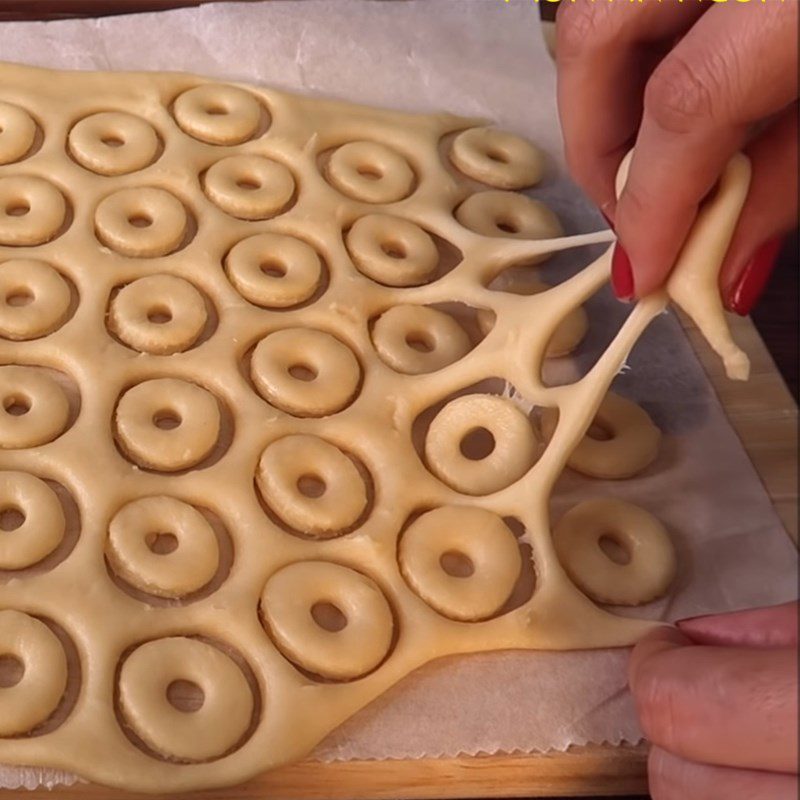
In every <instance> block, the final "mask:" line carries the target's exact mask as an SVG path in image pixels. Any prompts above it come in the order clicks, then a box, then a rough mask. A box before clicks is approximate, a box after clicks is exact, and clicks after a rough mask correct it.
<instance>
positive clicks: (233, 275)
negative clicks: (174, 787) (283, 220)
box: [225, 233, 328, 309]
mask: <svg viewBox="0 0 800 800" xmlns="http://www.w3.org/2000/svg"><path fill="white" fill-rule="evenodd" d="M225 272H226V273H227V275H228V280H230V282H231V283H232V284H233V287H234V289H236V291H237V292H239V294H241V295H242V297H244V299H245V300H248V301H249V302H251V303H253V305H256V306H260V307H261V308H269V309H289V308H295V307H299V306H302V305H304V304H308V303H311V302H314V301H315V300H317V299H318V298H319V296H320V295H321V294H322V293H323V292H324V291H325V288H326V286H327V281H328V277H327V270H326V268H325V265H324V263H323V261H322V259H321V258H320V256H319V254H318V253H317V251H316V250H314V248H313V247H312V246H311V245H310V244H308V243H306V242H304V241H303V240H302V239H297V238H295V237H294V236H286V235H285V234H282V233H259V234H256V235H255V236H250V237H248V238H247V239H243V240H242V241H240V242H238V243H237V244H235V245H234V246H233V247H232V248H231V250H230V252H229V253H228V255H227V256H226V257H225Z"/></svg>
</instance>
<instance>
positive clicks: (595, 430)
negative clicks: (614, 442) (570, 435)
mask: <svg viewBox="0 0 800 800" xmlns="http://www.w3.org/2000/svg"><path fill="white" fill-rule="evenodd" d="M586 435H587V436H588V437H589V438H590V439H594V440H595V441H596V442H608V441H610V440H611V439H613V438H614V434H613V432H612V431H610V430H609V429H608V428H606V427H605V426H604V425H601V424H600V423H599V422H593V423H592V424H591V425H590V426H589V430H588V431H586Z"/></svg>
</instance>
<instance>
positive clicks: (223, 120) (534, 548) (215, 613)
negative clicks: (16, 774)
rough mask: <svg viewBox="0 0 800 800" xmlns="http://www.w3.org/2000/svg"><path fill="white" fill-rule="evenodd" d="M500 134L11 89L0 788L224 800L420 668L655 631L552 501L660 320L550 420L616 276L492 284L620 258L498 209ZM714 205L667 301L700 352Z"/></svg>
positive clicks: (505, 139) (537, 167)
mask: <svg viewBox="0 0 800 800" xmlns="http://www.w3.org/2000/svg"><path fill="white" fill-rule="evenodd" d="M101 111H103V113H102V114H101V113H100V112H101ZM112 112H113V113H112ZM486 124H487V123H486V121H483V120H475V119H465V118H461V117H456V116H451V115H448V114H426V115H422V114H408V113H399V112H394V111H386V110H380V109H373V108H367V107H363V106H358V105H351V104H347V103H342V102H334V101H328V100H323V99H318V98H307V97H302V96H294V95H289V94H286V93H283V92H280V91H275V90H272V89H267V88H263V87H256V86H247V85H226V84H221V83H218V82H215V81H213V80H209V79H206V78H202V77H198V76H193V75H183V74H155V73H154V74H147V73H140V74H104V73H77V72H76V73H67V72H51V71H46V70H38V69H34V68H29V67H20V66H15V65H10V64H0V128H2V133H1V134H0V289H2V290H3V291H4V292H5V294H0V501H2V504H3V506H2V508H0V523H2V525H3V527H4V528H5V529H4V530H3V531H2V532H0V538H2V540H3V545H4V547H3V549H2V550H0V560H2V564H0V655H3V654H7V655H10V656H13V657H14V658H16V659H18V660H20V661H22V662H23V665H24V668H25V672H24V677H23V679H22V680H21V681H20V682H19V683H18V684H17V685H16V687H13V688H11V689H6V688H3V689H0V763H2V764H14V765H27V766H34V767H35V766H46V767H54V768H60V769H63V770H67V771H69V772H73V773H77V774H78V775H80V776H82V777H84V778H86V779H88V780H91V781H94V782H97V783H102V784H107V785H113V786H119V787H123V788H125V789H127V790H130V791H141V792H151V793H167V794H169V795H170V796H173V795H175V796H178V794H179V793H180V792H183V791H188V790H194V789H203V788H212V787H217V786H230V785H233V784H235V783H239V782H241V781H244V780H247V779H248V778H250V777H252V776H254V775H256V774H258V773H260V772H262V771H264V770H268V769H272V768H275V767H278V766H281V765H283V764H286V763H289V762H292V761H295V760H298V759H301V758H303V757H304V756H305V755H306V754H308V753H309V752H310V751H311V750H312V749H313V747H314V746H315V745H316V744H317V743H318V742H319V741H321V740H322V739H323V738H324V737H325V736H326V735H327V734H328V733H330V731H331V730H333V729H334V728H336V727H337V726H338V725H340V724H341V723H343V722H344V721H345V720H346V719H348V718H349V717H350V716H352V715H353V714H354V713H355V712H356V711H358V710H359V709H361V708H363V707H364V706H365V705H367V704H368V703H370V702H371V701H373V700H374V699H375V698H377V697H378V696H380V695H381V694H382V693H384V692H385V691H386V690H387V689H389V688H390V687H391V686H392V685H394V684H396V683H397V682H398V681H400V680H402V679H403V678H405V677H406V676H408V675H409V674H410V673H411V672H413V671H414V670H415V669H417V668H418V667H420V666H422V665H423V664H425V663H427V662H428V661H430V660H432V659H434V658H439V657H443V656H448V655H457V654H464V653H473V652H482V651H490V650H500V649H509V648H514V649H552V650H565V649H580V648H598V647H616V646H625V645H629V644H631V643H633V642H635V641H636V640H637V639H639V638H640V637H641V636H642V635H643V634H645V633H646V632H647V631H649V630H651V629H652V627H653V625H654V623H652V622H648V621H643V620H638V619H633V618H629V617H623V616H620V615H617V614H614V613H611V612H610V611H608V610H605V609H603V608H601V607H600V606H599V605H597V604H596V603H595V602H593V601H592V600H591V599H590V597H589V596H588V595H587V594H586V593H584V591H582V590H581V588H580V586H581V585H583V584H582V583H581V582H582V580H583V578H582V572H581V567H580V564H578V566H577V567H574V574H575V582H573V580H572V579H570V577H569V571H568V570H567V569H565V568H564V567H562V565H561V560H563V559H564V558H565V555H564V553H563V552H557V551H556V547H555V542H554V539H553V536H552V534H551V530H552V525H551V520H550V519H549V500H550V491H551V488H552V486H553V484H554V482H555V480H556V479H557V478H558V476H559V475H560V474H561V472H562V471H563V470H564V468H565V467H566V465H567V462H568V459H570V456H571V454H572V453H573V452H574V451H575V452H577V450H576V448H580V447H581V443H582V442H584V441H585V436H586V434H587V431H588V430H589V428H590V426H591V424H592V422H593V420H594V418H595V416H596V414H597V412H598V409H600V408H601V404H602V402H603V399H604V397H605V396H606V394H607V392H608V389H609V387H610V385H611V383H612V381H613V379H614V377H615V375H616V374H617V373H618V372H619V370H620V368H621V366H622V365H623V364H624V362H625V359H626V357H627V355H628V352H629V351H630V349H631V348H632V347H633V345H634V344H635V342H636V340H637V339H638V337H639V336H640V334H641V333H642V332H643V331H644V329H645V328H646V327H647V325H648V324H649V322H650V321H651V320H652V319H654V318H655V317H656V316H657V315H658V314H660V313H661V312H662V311H663V309H664V307H665V306H666V303H667V301H668V296H667V293H666V292H663V293H660V294H658V295H657V296H654V297H649V298H645V299H644V300H643V301H641V302H640V303H639V304H637V306H636V307H635V308H634V309H633V310H632V312H631V314H630V316H629V317H628V319H627V321H626V322H625V324H624V326H623V327H622V329H621V330H620V332H619V333H618V335H617V336H616V338H615V339H614V340H613V342H612V343H611V344H610V345H609V347H608V349H607V350H606V351H605V352H604V353H603V355H602V357H601V358H600V359H599V360H598V361H597V363H596V364H595V365H594V366H593V367H592V368H591V369H590V371H589V373H588V374H587V375H586V377H584V378H582V379H581V380H579V381H577V382H575V383H573V384H565V385H559V386H548V385H545V383H544V382H543V380H542V378H541V366H542V361H543V359H544V358H545V356H546V355H555V353H553V352H552V351H550V352H549V353H548V352H547V351H548V344H549V343H551V342H552V341H553V340H554V334H555V333H556V332H558V335H559V340H558V344H559V347H558V348H557V350H558V351H559V353H561V352H566V351H567V350H570V349H572V348H573V347H576V346H578V342H579V341H580V339H581V337H582V335H583V327H584V325H583V322H582V319H581V318H580V317H581V314H582V312H581V311H578V310H579V309H580V308H581V305H582V303H584V302H585V301H586V300H587V299H588V298H589V297H590V296H591V295H592V294H594V293H595V292H596V291H598V290H600V289H601V288H602V287H603V286H604V285H605V284H606V283H607V281H608V279H609V271H610V254H609V253H608V252H606V253H605V254H603V255H602V256H601V257H600V258H598V259H597V260H596V261H595V262H594V263H592V264H590V265H589V266H588V267H586V268H585V269H584V270H583V271H581V272H580V273H578V274H577V275H575V276H574V277H573V278H570V279H569V280H567V281H565V282H563V283H561V284H558V285H555V286H552V287H545V286H542V287H541V289H539V287H538V286H537V290H536V292H535V293H533V294H527V293H524V292H523V293H517V292H515V291H513V289H512V290H509V291H502V290H497V289H495V288H493V287H491V286H490V284H491V283H492V281H493V280H494V278H495V277H497V275H498V274H499V272H500V271H502V270H503V269H505V268H507V267H514V268H524V269H530V270H532V271H535V270H536V267H535V266H534V265H535V264H537V263H538V262H540V261H543V260H545V259H546V258H548V257H549V256H550V255H551V254H553V253H555V252H556V251H560V250H570V249H572V248H576V247H581V246H584V245H587V244H596V243H610V242H611V241H612V238H613V237H612V234H611V233H610V232H609V231H599V232H596V233H589V234H582V235H577V236H564V235H563V230H562V228H561V224H560V222H559V220H558V219H557V218H556V216H555V214H554V213H553V212H552V211H551V210H550V209H548V208H547V207H545V206H544V205H543V204H541V203H540V202H539V201H537V200H534V199H532V198H529V197H527V196H526V195H522V194H517V193H515V192H514V191H510V190H511V189H514V188H517V187H520V186H527V185H530V184H532V183H536V182H537V181H538V180H539V178H540V175H541V172H542V163H541V160H542V158H541V154H540V153H539V151H538V150H536V148H535V147H532V146H530V145H528V144H527V143H525V142H523V141H522V140H520V139H518V138H517V137H516V136H511V135H508V134H505V133H503V132H501V131H495V130H494V129H491V128H486ZM470 131H475V132H473V133H470ZM34 140H35V143H34ZM104 140H105V141H104ZM452 148H454V149H452ZM459 165H460V168H461V169H463V172H460V171H459ZM729 177H730V180H729V181H726V182H723V185H722V186H721V188H720V190H719V192H718V195H717V196H716V197H715V198H713V199H712V200H711V201H710V202H709V205H708V208H707V209H705V210H704V212H703V213H704V216H703V220H706V219H708V221H707V222H704V223H703V225H701V226H700V228H699V229H696V231H695V233H694V234H693V236H694V237H695V238H690V240H689V242H688V243H687V247H686V248H685V250H684V254H683V255H682V259H684V260H691V261H692V265H693V266H692V268H691V269H689V268H688V266H687V265H686V264H684V263H681V264H679V265H678V271H677V272H676V274H675V277H674V278H673V281H672V282H671V285H670V293H671V294H672V295H673V296H675V297H676V298H678V299H681V298H682V302H684V303H686V304H687V307H688V302H689V301H688V300H686V294H687V292H688V293H689V294H692V295H694V296H695V299H696V301H697V303H699V304H700V305H701V306H702V307H701V308H699V310H697V312H696V313H697V316H698V321H700V319H701V318H708V319H709V320H712V321H711V322H709V323H708V325H707V326H706V328H704V329H707V330H708V331H709V335H710V336H713V338H714V342H715V343H716V345H717V346H719V347H720V348H723V347H724V346H725V337H724V335H723V334H720V333H719V331H720V327H719V326H720V324H721V323H720V320H719V318H718V317H716V316H714V314H715V313H716V312H715V310H714V309H715V308H716V307H715V306H714V302H715V301H714V297H713V296H714V294H715V290H714V288H713V287H712V286H711V283H710V280H709V278H708V276H709V275H715V274H716V273H715V270H716V269H718V267H719V260H720V259H721V258H722V255H724V249H725V246H726V242H727V240H726V236H728V238H729V235H728V234H729V229H730V228H731V227H732V223H731V218H734V219H735V214H736V213H737V209H736V207H735V206H736V202H735V201H736V198H737V197H739V196H740V195H741V194H742V192H743V191H744V192H746V185H745V186H743V184H742V181H743V180H744V176H742V175H741V174H739V173H737V174H736V175H731V176H729ZM481 181H483V183H481ZM26 209H27V210H26ZM720 220H721V221H720ZM709 237H711V239H713V240H714V242H715V244H714V246H713V247H708V248H706V247H705V244H706V243H707V242H708V241H709ZM684 268H686V271H685V272H684V271H683V270H684ZM534 274H535V272H534ZM682 276H683V277H682ZM686 286H690V287H692V288H690V289H687V288H685V287H686ZM4 304H5V305H4ZM703 304H705V305H703ZM480 311H485V312H487V314H488V315H489V316H488V317H487V316H486V315H484V321H483V324H482V325H481V324H479V322H478V319H477V315H478V312H480ZM462 312H463V313H462ZM576 314H577V318H576ZM570 315H572V316H571V320H572V323H571V327H570V330H569V331H568V332H567V334H568V335H565V329H564V327H563V326H561V324H562V322H563V320H565V319H567V318H568V317H570ZM704 315H705V317H704ZM462 317H463V319H462ZM712 318H713V319H712ZM576 319H577V322H576ZM470 320H471V322H470ZM560 326H561V327H560ZM701 327H703V326H702V325H701ZM590 328H591V325H590ZM565 339H566V340H565ZM726 354H728V357H729V358H730V357H731V356H730V354H729V353H728V351H727V350H726ZM488 379H495V380H494V381H493V382H489V381H488ZM498 384H499V385H500V386H504V387H505V388H506V389H507V390H508V391H505V392H504V391H503V389H496V388H495V389H492V388H486V387H491V386H496V385H498ZM481 387H484V388H481ZM511 388H513V392H511V391H510V389H511ZM544 409H555V410H557V415H558V419H557V423H556V424H555V426H554V428H551V429H548V435H547V437H544V436H543V435H542V430H541V421H542V412H543V410H544ZM642 425H643V426H644V427H647V426H646V425H644V423H642ZM648 430H649V428H648ZM651 439H653V440H657V436H655V435H653V436H651ZM651 444H652V442H651ZM655 444H657V441H656V442H655ZM655 444H653V447H655ZM583 449H586V446H585V445H584V448H583ZM590 449H591V448H590ZM651 449H652V448H651ZM652 455H653V453H652V452H651V450H648V451H647V453H645V454H644V456H642V457H641V458H640V459H639V462H637V463H638V465H637V466H636V467H635V469H638V468H642V466H643V462H645V461H647V460H648V459H649V458H650V457H651V456H652ZM590 456H591V454H590ZM589 460H591V457H589ZM657 467H658V462H657V461H656V462H655V464H654V465H653V469H657ZM635 469H629V470H628V471H635ZM587 480H589V479H587ZM642 513H644V512H642ZM20 518H22V519H23V521H22V522H20V521H19V520H20ZM15 525H16V529H13V528H14V526H15ZM582 536H583V535H582V534H581V532H580V531H579V532H578V534H577V535H576V539H577V540H578V542H579V543H578V544H576V545H575V548H578V547H580V548H581V551H582V552H583V551H584V549H585V548H586V547H588V545H586V541H588V540H587V539H585V538H582ZM14 537H17V538H16V539H15V538H14ZM568 539H569V537H568V536H566V535H562V540H561V541H562V545H563V544H564V542H565V541H568ZM631 541H633V540H631ZM637 541H638V540H637ZM659 541H662V540H661V539H659ZM624 543H625V542H623V544H624ZM567 549H568V550H569V549H570V548H567ZM591 556H592V558H594V559H595V560H598V559H600V560H601V563H604V562H602V558H603V557H604V556H602V554H601V553H600V551H599V550H598V551H597V552H594V550H592V552H591ZM566 557H567V558H568V557H569V554H567V556H566ZM659 557H660V556H659ZM663 558H664V559H666V558H667V556H663ZM560 559H561V560H560ZM645 561H646V559H645ZM569 563H572V562H569ZM639 563H640V559H638V558H633V559H632V560H631V562H630V564H629V565H628V566H627V567H625V574H626V576H627V575H630V576H631V578H630V580H631V581H632V582H633V580H634V578H635V579H636V580H639V579H641V575H640V572H641V571H640V569H639ZM454 565H455V566H454ZM458 565H460V566H458ZM607 566H608V565H607ZM662 566H663V565H662ZM608 568H609V570H612V567H611V566H609V567H608ZM470 570H471V571H470ZM526 576H528V577H530V578H531V580H530V582H529V583H528V584H525V580H524V579H525V578H526ZM533 576H535V586H534V588H530V586H532V585H533V583H534V580H533ZM626 580H627V578H626ZM526 585H527V586H528V588H527V589H525V586H526ZM520 587H521V588H520ZM585 588H586V587H585ZM663 588H665V587H662V586H660V585H659V587H658V590H659V591H662V590H663ZM650 589H651V590H652V591H655V589H653V587H652V586H650ZM587 591H589V592H592V591H594V590H593V589H592V587H591V586H589V587H588V588H587ZM646 595H647V592H644V591H643V592H642V593H640V595H636V596H634V597H633V601H634V602H643V598H644V597H645V596H646ZM628 599H629V600H630V598H628ZM181 692H182V693H183V695H182V696H185V697H186V698H192V697H193V698H195V700H194V702H196V703H199V707H198V706H197V705H195V707H194V708H195V710H193V711H190V710H186V708H183V707H181V705H180V704H179V703H178V700H177V699H174V697H173V695H175V696H177V695H180V694H181ZM56 708H58V709H60V711H59V713H58V714H56V713H54V712H55V710H56ZM43 731H44V732H45V734H46V735H40V734H41V733H42V732H43Z"/></svg>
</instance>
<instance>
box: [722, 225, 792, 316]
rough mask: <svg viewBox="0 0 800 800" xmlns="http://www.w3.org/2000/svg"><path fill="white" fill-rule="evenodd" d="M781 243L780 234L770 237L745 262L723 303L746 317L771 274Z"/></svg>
mask: <svg viewBox="0 0 800 800" xmlns="http://www.w3.org/2000/svg"><path fill="white" fill-rule="evenodd" d="M782 244H783V237H781V236H778V237H777V238H775V239H770V240H769V241H768V242H766V243H765V244H762V245H761V247H759V248H758V250H756V252H755V253H754V255H753V257H752V258H751V259H750V260H749V261H748V262H747V264H745V267H744V269H743V270H742V273H741V275H740V276H739V280H738V281H737V282H736V283H735V284H734V285H733V286H732V287H731V288H730V289H729V290H728V292H727V296H726V298H725V305H726V306H727V307H728V308H729V309H730V310H731V311H735V312H736V313H737V314H741V316H743V317H746V316H747V315H748V314H749V313H750V312H751V311H752V310H753V306H755V304H756V302H757V301H758V298H759V297H761V294H762V292H763V291H764V287H765V286H766V285H767V281H768V280H769V276H770V275H771V274H772V270H773V269H774V267H775V261H776V259H777V257H778V253H779V252H780V249H781V245H782Z"/></svg>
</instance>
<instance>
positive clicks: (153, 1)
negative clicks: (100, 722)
mask: <svg viewBox="0 0 800 800" xmlns="http://www.w3.org/2000/svg"><path fill="white" fill-rule="evenodd" d="M179 5H184V6H189V5H196V3H194V2H192V0H177V2H176V1H175V0H116V2H108V1H107V0H94V2H92V1H91V0H83V1H82V2H81V0H52V1H51V2H41V1H39V0H17V1H16V2H15V1H14V0H8V1H7V2H2V0H0V21H2V20H11V19H33V18H38V17H46V16H51V17H57V16H74V15H76V14H78V13H80V14H90V15H91V14H101V13H109V11H111V12H113V11H122V12H126V11H134V10H139V11H145V10H154V9H159V8H164V7H167V6H179ZM539 5H540V8H541V10H542V16H543V18H545V19H553V18H554V17H555V12H556V10H557V4H552V3H540V4H539ZM799 252H800V243H799V242H798V232H797V230H795V231H794V232H792V233H791V234H790V235H788V236H787V237H786V240H785V242H784V246H783V248H782V250H781V253H780V255H779V257H778V262H777V264H776V267H775V271H774V273H773V276H772V279H771V281H770V283H769V285H768V286H767V289H766V291H765V293H764V296H763V297H762V299H761V300H760V302H759V304H758V306H757V307H756V308H755V310H754V311H753V314H752V319H753V322H754V323H755V325H756V327H757V328H758V331H759V333H760V334H761V337H762V338H763V339H764V342H765V344H766V345H767V348H768V349H769V351H770V353H771V354H772V358H773V359H774V360H775V363H776V365H777V367H778V369H779V370H780V372H781V374H782V375H783V378H784V380H785V381H786V384H787V386H788V387H789V389H790V391H791V393H792V395H793V397H794V399H795V402H797V399H798V341H799V340H800V335H799V332H798V298H799V297H800V289H799V288H798V273H800V267H799V266H798V254H799ZM54 797H57V793H56V794H55V795H54ZM590 800H591V799H590ZM595 800H600V798H596V799H595ZM627 800H648V798H647V797H646V796H640V797H638V798H637V797H628V799H627Z"/></svg>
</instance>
